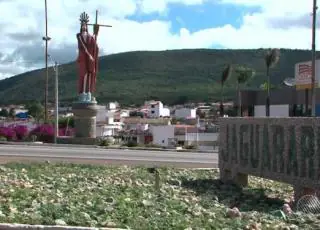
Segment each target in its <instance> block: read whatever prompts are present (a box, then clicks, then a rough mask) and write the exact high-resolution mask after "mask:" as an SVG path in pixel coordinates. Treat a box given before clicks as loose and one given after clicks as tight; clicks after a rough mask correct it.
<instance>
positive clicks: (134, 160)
mask: <svg viewBox="0 0 320 230" xmlns="http://www.w3.org/2000/svg"><path fill="white" fill-rule="evenodd" d="M47 160H48V161H50V162H53V161H54V162H71V163H86V164H87V163H88V164H112V165H134V166H138V165H141V166H168V167H170V166H172V167H177V168H216V167H217V166H218V154H217V153H198V152H176V151H148V150H120V149H102V148H81V147H56V146H28V145H0V163H7V162H30V161H47Z"/></svg>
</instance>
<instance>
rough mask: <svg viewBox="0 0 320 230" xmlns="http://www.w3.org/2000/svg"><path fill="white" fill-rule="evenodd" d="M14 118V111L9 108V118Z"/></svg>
mask: <svg viewBox="0 0 320 230" xmlns="http://www.w3.org/2000/svg"><path fill="white" fill-rule="evenodd" d="M15 116H16V110H15V109H14V108H10V110H9V117H10V118H14V117H15Z"/></svg>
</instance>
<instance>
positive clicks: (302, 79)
mask: <svg viewBox="0 0 320 230" xmlns="http://www.w3.org/2000/svg"><path fill="white" fill-rule="evenodd" d="M319 62H320V60H316V72H315V75H316V78H315V82H316V87H318V84H319V76H318V73H320V63H319ZM311 76H312V65H311V61H308V62H300V63H297V64H296V65H295V84H296V89H311Z"/></svg>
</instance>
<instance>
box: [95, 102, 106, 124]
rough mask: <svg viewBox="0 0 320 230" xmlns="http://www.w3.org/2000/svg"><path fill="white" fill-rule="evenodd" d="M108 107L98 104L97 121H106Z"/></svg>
mask: <svg viewBox="0 0 320 230" xmlns="http://www.w3.org/2000/svg"><path fill="white" fill-rule="evenodd" d="M106 114H107V109H106V107H105V106H98V112H97V118H96V119H97V122H105V121H106Z"/></svg>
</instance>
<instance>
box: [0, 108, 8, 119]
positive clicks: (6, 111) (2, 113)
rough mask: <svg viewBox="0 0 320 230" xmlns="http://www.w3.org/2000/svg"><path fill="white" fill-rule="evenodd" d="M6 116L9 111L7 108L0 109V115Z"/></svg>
mask: <svg viewBox="0 0 320 230" xmlns="http://www.w3.org/2000/svg"><path fill="white" fill-rule="evenodd" d="M8 116H9V112H8V110H7V109H1V110H0V117H8Z"/></svg>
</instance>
